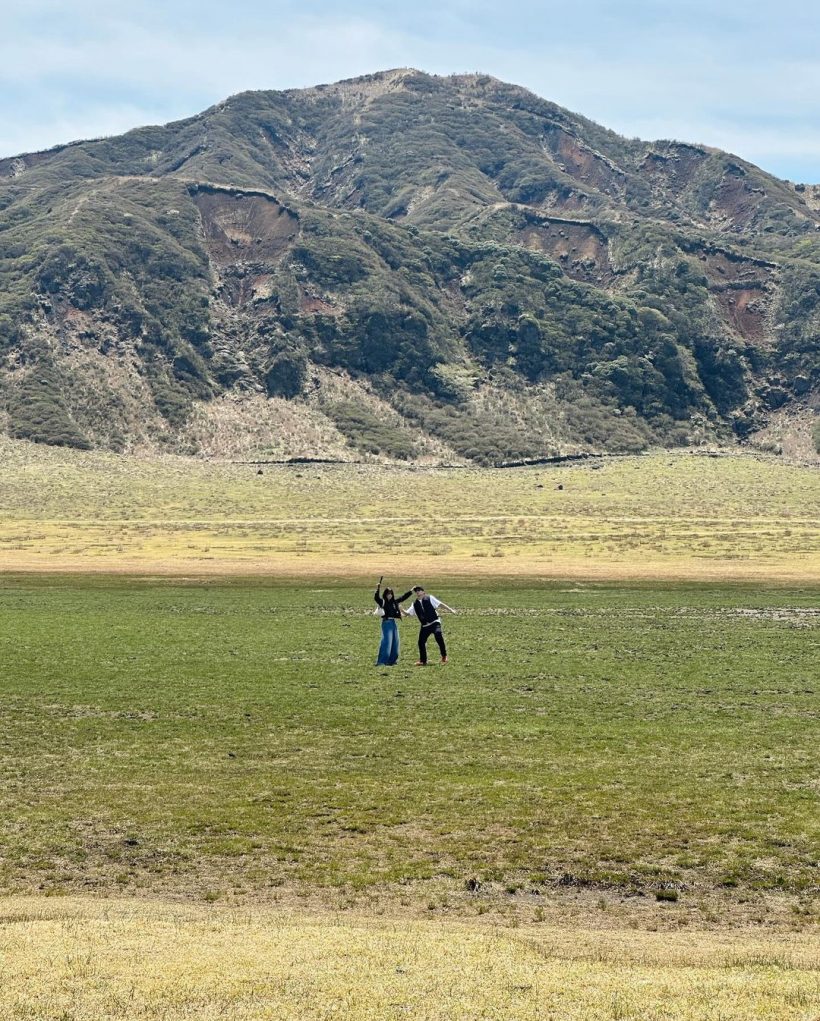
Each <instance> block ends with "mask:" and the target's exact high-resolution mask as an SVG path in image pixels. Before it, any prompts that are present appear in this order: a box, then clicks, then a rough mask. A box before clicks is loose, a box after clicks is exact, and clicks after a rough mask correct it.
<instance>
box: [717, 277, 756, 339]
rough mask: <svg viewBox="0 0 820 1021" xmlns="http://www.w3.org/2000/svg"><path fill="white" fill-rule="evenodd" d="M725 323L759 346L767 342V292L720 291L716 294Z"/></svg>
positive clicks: (752, 290) (751, 289) (754, 288)
mask: <svg viewBox="0 0 820 1021" xmlns="http://www.w3.org/2000/svg"><path fill="white" fill-rule="evenodd" d="M715 300H716V301H717V304H718V308H719V309H720V314H721V316H722V317H723V319H724V321H725V322H727V323H729V325H730V326H731V327H732V328H733V329H734V330H735V332H737V333H739V334H740V335H741V336H742V337H744V338H745V339H746V340H751V341H753V342H754V343H756V344H757V345H758V346H760V345H762V344H763V343H764V341H765V340H766V312H767V301H766V292H765V291H764V290H763V288H762V287H749V288H744V289H743V290H729V291H718V292H717V293H716V294H715Z"/></svg>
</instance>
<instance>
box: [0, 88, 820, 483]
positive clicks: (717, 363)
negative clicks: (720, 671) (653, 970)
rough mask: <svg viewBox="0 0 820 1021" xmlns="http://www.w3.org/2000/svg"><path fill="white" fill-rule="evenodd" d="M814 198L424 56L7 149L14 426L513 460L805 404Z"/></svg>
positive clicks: (2, 263) (819, 280) (641, 441)
mask: <svg viewBox="0 0 820 1021" xmlns="http://www.w3.org/2000/svg"><path fill="white" fill-rule="evenodd" d="M818 194H819V193H818V189H816V188H813V187H811V186H805V185H799V184H798V185H793V184H790V183H788V182H785V181H781V180H778V179H776V178H774V177H772V176H770V175H768V174H766V173H764V172H763V171H762V170H760V169H758V168H757V167H755V166H753V165H751V164H749V163H747V162H744V161H743V160H741V159H739V158H737V157H735V156H732V155H729V154H727V153H724V152H720V151H718V150H715V149H711V148H707V147H704V146H698V145H690V144H685V143H681V142H674V141H661V142H642V141H638V140H634V139H633V140H627V139H624V138H621V137H620V136H618V135H616V134H614V133H613V132H611V131H608V130H606V129H605V128H603V127H600V126H599V125H597V124H594V123H593V122H592V121H589V120H587V119H585V118H584V117H581V116H578V115H576V114H573V113H570V112H569V111H567V110H564V109H562V108H561V107H559V106H556V105H555V104H553V103H550V102H547V101H545V100H543V99H539V98H538V97H537V96H535V95H533V94H532V93H530V92H528V91H526V90H525V89H522V88H519V87H516V86H514V85H508V84H505V83H503V82H500V81H497V80H496V79H493V78H490V77H488V76H485V75H459V76H453V77H448V78H441V77H436V76H432V75H428V74H423V73H421V72H418V71H414V70H409V69H400V70H394V71H388V72H384V73H380V74H374V75H369V76H366V77H363V78H358V79H354V80H351V81H344V82H338V83H337V84H335V85H327V86H317V87H316V88H311V89H305V90H294V91H286V92H247V93H242V94H240V95H237V96H233V97H232V98H230V99H228V100H226V101H225V102H222V103H219V104H217V105H216V106H214V107H212V108H211V109H209V110H206V111H205V112H204V113H202V114H200V115H198V116H196V117H191V118H189V119H187V120H183V121H179V122H177V123H174V124H169V125H166V126H163V127H147V128H140V129H137V130H134V131H131V132H128V133H127V134H125V135H122V136H120V137H117V138H105V139H99V140H96V141H86V142H78V143H73V144H70V145H65V146H60V147H57V148H54V149H51V150H48V151H46V152H40V153H34V154H28V155H23V156H19V157H16V158H11V159H4V160H0V405H1V406H2V408H3V412H2V420H0V426H2V428H4V429H5V430H6V431H7V432H8V433H10V434H11V435H12V436H17V437H26V438H30V439H34V440H37V441H41V442H46V443H61V444H70V445H73V446H78V447H90V446H103V447H109V448H112V449H115V450H130V449H168V450H175V451H180V452H192V453H195V452H199V453H204V454H229V455H233V456H238V455H247V456H251V455H253V456H263V455H269V456H277V455H294V454H297V455H303V456H307V455H312V456H322V455H328V456H343V457H351V456H360V455H361V454H362V453H373V454H380V455H384V456H389V457H398V458H420V459H424V458H442V457H443V458H451V457H460V458H464V459H468V460H473V461H476V462H479V463H497V462H501V461H505V460H512V459H520V458H534V457H540V456H544V455H550V454H554V453H557V452H562V451H568V450H583V449H590V448H595V449H609V450H637V449H641V448H643V447H645V446H647V445H649V444H654V443H661V444H669V445H674V444H683V443H697V442H714V441H719V442H730V441H733V440H744V439H746V438H748V437H749V436H751V435H753V434H755V433H756V431H757V430H760V429H761V428H764V427H765V426H766V425H767V423H771V422H772V421H775V420H777V418H778V416H781V417H782V416H784V415H786V416H788V415H791V416H793V417H794V416H796V417H797V419H800V420H801V421H803V420H805V421H806V422H809V421H811V420H812V419H813V415H814V412H815V411H816V409H817V408H818V407H819V406H820V358H819V357H818V351H819V350H820V199H818Z"/></svg>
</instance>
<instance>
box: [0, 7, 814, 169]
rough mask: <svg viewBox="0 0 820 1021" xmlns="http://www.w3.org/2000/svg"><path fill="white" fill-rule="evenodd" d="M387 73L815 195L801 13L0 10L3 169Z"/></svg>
mask: <svg viewBox="0 0 820 1021" xmlns="http://www.w3.org/2000/svg"><path fill="white" fill-rule="evenodd" d="M393 67H415V68H419V69H420V70H423V71H428V72H430V73H434V74H455V73H463V72H470V71H480V72H483V73H487V74H491V75H494V76H495V77H497V78H501V79H503V80H505V81H508V82H513V83H515V84H517V85H523V86H524V87H526V88H528V89H531V90H532V91H533V92H535V93H537V94H538V95H540V96H542V97H544V98H546V99H549V100H552V101H553V102H556V103H559V104H560V105H562V106H564V107H567V108H568V109H570V110H573V111H574V112H576V113H581V114H584V115H585V116H587V117H590V118H592V119H593V120H595V121H598V122H599V123H601V124H603V125H605V126H606V127H609V128H612V129H614V130H615V131H618V132H620V133H621V134H623V135H626V136H628V137H638V138H644V139H656V138H674V139H678V140H681V141H688V142H697V143H701V144H707V145H713V146H717V147H718V148H721V149H725V150H728V151H730V152H733V153H736V154H737V155H739V156H742V157H743V158H744V159H747V160H750V161H751V162H753V163H756V164H758V165H759V166H761V167H763V169H765V170H768V171H769V172H770V173H773V174H776V175H777V176H779V177H784V178H788V179H790V180H793V181H804V182H807V183H820V4H818V3H817V2H816V0H777V2H774V0H757V2H756V3H755V0H677V2H675V0H562V2H560V3H557V2H553V0H542V2H537V0H496V2H489V0H404V2H401V3H396V2H388V0H359V2H357V3H346V2H345V0H337V2H331V0H301V2H296V0H267V2H260V0H234V2H233V3H231V2H230V0H222V2H214V0H197V2H194V0H130V2H122V0H107V2H100V0H72V2H68V0H0V157H2V156H10V155H16V154H18V153H22V152H32V151H36V150H38V149H44V148H48V147H50V146H52V145H56V144H59V143H63V142H68V141H72V140H74V139H78V138H92V137H99V136H102V135H114V134H120V133H121V132H123V131H127V130H128V129H129V128H133V127H138V126H140V125H144V124H159V123H166V122H168V121H171V120H178V119H180V118H182V117H187V116H190V115H192V114H195V113H199V112H200V111H201V110H203V109H205V108H207V107H208V106H211V105H212V104H214V103H216V102H219V101H220V100H222V99H225V98H226V97H227V96H229V95H233V94H234V93H236V92H241V91H244V90H246V89H286V88H301V87H304V86H308V85H316V84H319V83H321V82H332V81H337V80H339V79H341V78H351V77H354V76H356V75H360V74H369V73H372V72H374V71H379V70H385V69H388V68H393Z"/></svg>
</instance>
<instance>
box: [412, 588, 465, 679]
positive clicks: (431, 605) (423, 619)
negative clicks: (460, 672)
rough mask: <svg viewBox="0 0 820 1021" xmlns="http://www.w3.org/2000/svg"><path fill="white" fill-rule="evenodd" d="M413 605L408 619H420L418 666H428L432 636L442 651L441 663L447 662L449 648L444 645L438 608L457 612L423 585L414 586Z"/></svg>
mask: <svg viewBox="0 0 820 1021" xmlns="http://www.w3.org/2000/svg"><path fill="white" fill-rule="evenodd" d="M413 595H414V596H415V597H416V598H415V599H414V600H413V605H412V606H411V607H410V609H409V610H408V611H407V616H408V617H418V621H419V624H420V625H421V627H420V629H419V660H418V663H416V666H427V639H428V638H429V637H430V635H432V636H433V638H435V640H436V644H437V645H438V647H439V649H440V650H441V662H442V663H446V662H447V646H446V645H445V644H444V635H443V634H442V631H441V620H440V618H439V615H438V608H439V607H440V606H441V607H443V608H444V609H445V610H447V611H448V612H449V613H455V612H456V611H455V610H454V609H453V608H452V606H448V605H447V604H446V603H442V601H441V600H440V599H436V597H435V596H430V595H428V594H427V593H426V592H425V591H424V589H423V588H422V586H421V585H414V586H413Z"/></svg>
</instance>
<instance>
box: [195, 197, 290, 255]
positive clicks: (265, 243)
mask: <svg viewBox="0 0 820 1021" xmlns="http://www.w3.org/2000/svg"><path fill="white" fill-rule="evenodd" d="M193 201H194V203H195V204H196V206H197V208H198V209H199V212H200V215H201V216H202V227H203V230H204V232H205V244H206V245H207V247H208V251H209V253H210V255H211V258H212V259H213V260H214V262H215V263H216V264H217V265H218V266H230V265H233V264H235V263H237V262H251V261H253V262H256V261H259V260H272V259H278V258H279V257H280V256H281V255H282V254H283V252H285V251H286V249H287V248H288V245H289V243H290V241H291V240H292V239H293V238H294V237H295V236H296V235H297V234H298V233H299V219H298V217H297V216H296V215H295V214H294V213H292V212H291V211H290V210H289V209H286V208H285V207H284V206H282V205H281V204H280V203H279V202H277V201H276V200H275V199H272V198H266V197H265V196H264V195H243V194H230V193H226V192H221V191H213V192H211V191H197V192H196V194H194V196H193Z"/></svg>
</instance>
